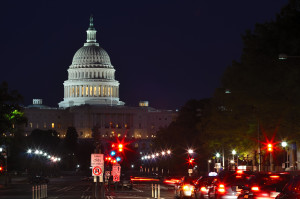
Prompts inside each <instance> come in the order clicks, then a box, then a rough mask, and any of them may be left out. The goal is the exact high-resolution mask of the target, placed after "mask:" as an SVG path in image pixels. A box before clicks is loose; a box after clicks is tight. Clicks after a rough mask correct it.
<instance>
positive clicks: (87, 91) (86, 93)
mask: <svg viewBox="0 0 300 199" xmlns="http://www.w3.org/2000/svg"><path fill="white" fill-rule="evenodd" d="M85 95H86V96H88V95H89V87H88V86H86V89H85Z"/></svg>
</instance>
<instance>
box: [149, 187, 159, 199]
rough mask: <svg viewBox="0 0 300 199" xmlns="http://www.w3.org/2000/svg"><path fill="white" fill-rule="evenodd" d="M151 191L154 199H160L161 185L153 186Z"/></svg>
mask: <svg viewBox="0 0 300 199" xmlns="http://www.w3.org/2000/svg"><path fill="white" fill-rule="evenodd" d="M153 188H154V189H153ZM151 189H152V191H151V193H152V198H157V199H160V184H154V186H153V184H151Z"/></svg>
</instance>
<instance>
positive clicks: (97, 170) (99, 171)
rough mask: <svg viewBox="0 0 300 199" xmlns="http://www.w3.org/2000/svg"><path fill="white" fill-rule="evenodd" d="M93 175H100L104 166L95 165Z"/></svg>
mask: <svg viewBox="0 0 300 199" xmlns="http://www.w3.org/2000/svg"><path fill="white" fill-rule="evenodd" d="M92 175H93V176H100V175H102V168H101V167H99V166H95V167H93V172H92Z"/></svg>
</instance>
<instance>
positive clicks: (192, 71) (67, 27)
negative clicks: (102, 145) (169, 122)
mask: <svg viewBox="0 0 300 199" xmlns="http://www.w3.org/2000/svg"><path fill="white" fill-rule="evenodd" d="M287 2H288V0H242V1H241V0H229V1H221V0H219V1H210V0H209V1H207V0H193V1H192V0H181V1H176V0H170V1H169V0H157V1H155V0H152V1H146V0H138V1H135V0H132V1H130V0H129V1H121V0H120V1H115V0H111V1H110V0H109V1H108V0H106V1H101V0H98V1H87V0H86V1H63V0H61V1H54V0H49V1H45V0H40V1H30V0H28V1H24V0H20V1H13V0H11V1H8V0H6V1H1V3H0V25H1V37H0V44H1V49H0V58H1V60H0V64H1V72H0V81H1V82H2V81H7V82H8V84H9V87H10V88H12V89H16V90H18V91H19V92H20V93H21V94H22V95H23V96H24V104H25V105H29V104H32V99H33V98H41V99H43V102H44V104H46V105H50V106H54V107H57V106H58V105H57V103H58V102H60V101H62V100H63V93H64V92H63V82H64V81H65V80H67V69H68V68H69V66H70V65H71V62H72V59H73V56H74V54H75V52H76V51H77V50H78V49H79V48H81V47H82V46H83V44H84V42H85V41H86V30H87V28H88V25H89V17H90V15H91V14H93V16H94V25H95V28H96V30H97V31H98V32H97V41H98V42H99V43H100V46H101V47H102V48H104V49H105V50H106V51H107V52H108V54H109V56H110V59H111V62H112V65H113V66H114V67H115V69H116V80H118V81H119V82H120V100H122V101H124V102H125V103H126V105H128V106H137V105H138V102H139V101H140V100H148V101H149V104H150V106H152V107H155V108H162V109H173V110H175V109H179V108H180V107H181V106H183V105H184V104H185V102H186V101H187V100H189V99H202V98H207V97H211V96H212V94H213V92H214V89H215V88H217V87H219V86H220V77H221V75H222V73H223V72H224V70H225V68H226V67H227V66H228V65H230V64H231V62H232V60H238V59H239V57H240V55H241V51H242V40H241V35H242V34H243V33H244V32H245V30H246V29H253V28H254V25H255V23H263V22H266V21H270V20H272V19H274V18H275V16H276V13H278V12H279V11H280V9H281V7H282V6H284V5H286V3H287Z"/></svg>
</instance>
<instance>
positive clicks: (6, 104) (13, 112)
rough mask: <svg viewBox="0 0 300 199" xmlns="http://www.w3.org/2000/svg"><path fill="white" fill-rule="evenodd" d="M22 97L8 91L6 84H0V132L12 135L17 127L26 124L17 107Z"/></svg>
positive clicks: (19, 108) (21, 112) (22, 114)
mask: <svg viewBox="0 0 300 199" xmlns="http://www.w3.org/2000/svg"><path fill="white" fill-rule="evenodd" d="M22 99H23V98H22V96H21V95H20V94H19V93H18V92H17V91H16V90H12V91H10V90H9V88H8V84H7V83H6V82H2V83H1V84H0V107H1V108H0V132H1V133H4V132H5V133H6V132H10V133H13V132H14V130H15V127H17V125H21V124H24V123H26V122H27V119H26V118H25V116H24V113H23V111H22V109H21V107H20V106H19V103H20V102H21V101H22Z"/></svg>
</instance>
